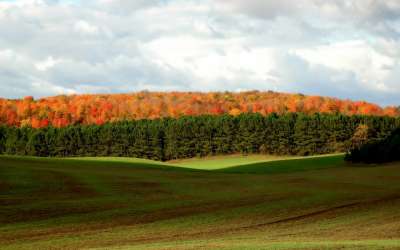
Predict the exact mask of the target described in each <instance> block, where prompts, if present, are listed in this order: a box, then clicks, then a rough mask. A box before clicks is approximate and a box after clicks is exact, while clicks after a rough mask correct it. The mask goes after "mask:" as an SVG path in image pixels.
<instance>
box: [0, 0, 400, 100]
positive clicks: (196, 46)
mask: <svg viewBox="0 0 400 250" xmlns="http://www.w3.org/2000/svg"><path fill="white" fill-rule="evenodd" d="M399 17H400V4H399V2H398V1H395V0H385V1H373V0H366V1H359V0H349V1H347V0H346V1H345V0H332V1H323V0H299V1H289V0H281V1H269V0H267V1H264V0H246V1H245V0H230V1H228V0H204V1H199V0H169V1H163V0H146V1H145V0H143V1H142V0H139V1H130V0H100V1H95V0H88V1H68V2H65V1H53V0H21V1H6V2H4V1H3V2H0V33H1V34H2V36H1V37H0V93H1V95H2V96H4V97H21V96H24V95H31V94H33V95H35V96H38V97H39V96H43V95H51V94H60V93H84V92H91V93H94V92H105V93H113V92H123V91H136V90H141V89H144V88H146V89H150V90H203V91H206V90H238V89H242V90H246V89H260V90H268V89H272V90H276V91H288V92H292V91H294V92H304V93H312V94H323V95H331V96H340V97H351V98H355V99H367V100H369V101H377V102H380V103H381V104H399V103H398V95H399V94H400V93H399V91H400V85H399V84H400V83H399V79H400V74H399V72H400V53H399V51H400V50H399V48H400V35H399V34H400V29H399V28H398V27H400V26H399V24H400V23H399V22H400V18H399Z"/></svg>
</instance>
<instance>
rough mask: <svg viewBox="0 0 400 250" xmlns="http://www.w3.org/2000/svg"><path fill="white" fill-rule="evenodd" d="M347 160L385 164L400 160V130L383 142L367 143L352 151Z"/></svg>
mask: <svg viewBox="0 0 400 250" xmlns="http://www.w3.org/2000/svg"><path fill="white" fill-rule="evenodd" d="M346 160H348V161H351V162H357V163H359V162H364V163H385V162H391V161H399V160H400V128H398V129H396V130H395V131H393V132H392V133H391V134H390V135H389V136H388V137H387V138H384V139H382V140H375V141H367V142H366V143H363V144H361V145H358V146H356V147H354V148H352V149H351V151H350V152H349V154H347V155H346Z"/></svg>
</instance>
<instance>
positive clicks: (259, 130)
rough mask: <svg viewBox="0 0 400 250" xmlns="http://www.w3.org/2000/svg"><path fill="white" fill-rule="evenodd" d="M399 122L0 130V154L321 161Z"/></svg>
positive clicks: (297, 120)
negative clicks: (269, 156) (272, 156)
mask: <svg viewBox="0 0 400 250" xmlns="http://www.w3.org/2000/svg"><path fill="white" fill-rule="evenodd" d="M398 127H400V118H395V117H389V116H366V115H352V116H346V115H343V114H319V113H316V114H311V115H308V114H302V113H286V114H276V113H273V114H269V115H266V116H265V115H262V114H258V113H244V114H240V115H237V116H234V115H228V114H226V115H220V116H213V115H200V116H182V117H179V118H160V119H142V120H132V121H121V122H114V123H106V124H103V125H80V124H78V125H71V126H67V127H61V128H57V127H53V126H49V127H44V128H39V129H37V128H32V127H29V126H24V127H21V128H18V127H11V126H5V125H4V126H0V154H1V153H4V154H8V155H32V156H57V157H69V156H125V157H137V158H147V159H154V160H162V161H166V160H172V159H180V158H191V157H196V156H208V155H224V154H233V153H242V154H255V153H262V154H275V155H315V154H326V153H335V152H346V151H349V150H351V149H353V148H357V147H359V146H360V145H363V144H365V143H367V142H374V141H380V140H383V139H384V138H386V137H388V136H389V135H390V133H391V132H392V131H393V130H395V129H396V128H398Z"/></svg>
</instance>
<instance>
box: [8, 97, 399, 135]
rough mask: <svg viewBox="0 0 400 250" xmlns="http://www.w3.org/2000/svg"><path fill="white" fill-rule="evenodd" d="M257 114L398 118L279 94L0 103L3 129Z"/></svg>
mask: <svg viewBox="0 0 400 250" xmlns="http://www.w3.org/2000/svg"><path fill="white" fill-rule="evenodd" d="M248 112H257V113H261V114H263V115H266V114H270V113H278V114H282V113H287V112H303V113H306V114H314V113H338V112H339V113H342V114H345V115H354V114H363V115H378V116H381V115H389V116H399V115H400V110H399V109H398V108H395V107H386V108H382V107H379V106H378V105H375V104H372V103H367V102H363V101H350V100H340V99H336V98H329V97H321V96H305V95H302V94H286V93H277V92H272V91H268V92H259V91H251V92H242V93H231V92H209V93H201V92H138V93H132V94H113V95H71V96H56V97H49V98H43V99H39V100H34V99H33V98H32V97H25V98H24V99H20V100H7V99H0V124H7V125H9V126H18V127H19V126H31V127H34V128H39V127H46V126H48V125H52V126H54V127H65V126H67V125H71V124H103V123H106V122H115V121H120V120H137V119H147V118H149V119H155V118H160V117H180V116H182V115H201V114H212V115H220V114H231V115H238V114H240V113H248Z"/></svg>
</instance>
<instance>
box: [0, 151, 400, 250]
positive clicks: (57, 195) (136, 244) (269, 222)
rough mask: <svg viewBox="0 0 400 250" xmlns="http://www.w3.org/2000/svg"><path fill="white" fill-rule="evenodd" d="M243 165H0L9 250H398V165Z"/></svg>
mask: <svg viewBox="0 0 400 250" xmlns="http://www.w3.org/2000/svg"><path fill="white" fill-rule="evenodd" d="M218 160H220V161H221V163H224V162H223V161H224V159H223V158H219V159H218ZM230 160H231V159H227V161H230ZM253 160H254V157H250V158H249V161H250V162H252V161H253ZM200 161H201V159H200V160H194V162H192V163H193V164H194V165H196V164H199V163H200ZM213 161H215V159H213ZM244 161H245V159H243V161H242V163H243V164H242V165H240V166H236V167H234V166H232V167H231V168H225V169H220V170H213V171H210V170H208V171H202V170H193V169H188V168H182V167H174V166H173V165H170V164H163V163H158V162H155V161H144V160H140V159H117V158H111V159H108V158H97V159H96V158H89V159H74V160H71V159H54V158H46V159H43V158H24V157H5V156H0V191H1V192H0V194H1V195H0V245H1V248H2V249H5V250H14V249H19V250H23V249H44V250H45V249H398V246H399V244H400V233H399V232H400V220H399V218H400V213H399V209H398V207H399V206H400V199H399V190H400V182H399V180H400V172H399V171H398V168H399V164H398V163H391V164H386V165H382V166H380V167H379V168H378V167H376V168H371V167H369V166H367V165H362V164H360V165H357V166H352V165H349V164H346V163H345V162H344V161H343V156H328V157H320V158H312V159H311V158H308V159H296V160H281V161H271V162H265V163H260V162H259V163H255V164H250V165H245V164H244ZM185 164H189V165H187V166H186V167H189V166H190V163H188V162H186V163H185ZM205 167H206V168H208V167H207V164H206V166H205Z"/></svg>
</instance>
